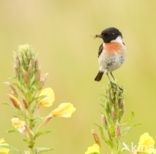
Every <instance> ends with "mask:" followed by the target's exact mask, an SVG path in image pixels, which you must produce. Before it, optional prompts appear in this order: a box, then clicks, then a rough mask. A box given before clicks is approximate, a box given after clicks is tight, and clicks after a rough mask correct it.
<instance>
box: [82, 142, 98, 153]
mask: <svg viewBox="0 0 156 154" xmlns="http://www.w3.org/2000/svg"><path fill="white" fill-rule="evenodd" d="M85 154H100V147H99V145H98V144H93V145H92V146H90V147H88V149H87V151H86V152H85Z"/></svg>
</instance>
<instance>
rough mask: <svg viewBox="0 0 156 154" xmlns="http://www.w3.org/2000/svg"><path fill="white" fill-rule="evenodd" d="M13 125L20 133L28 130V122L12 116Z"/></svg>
mask: <svg viewBox="0 0 156 154" xmlns="http://www.w3.org/2000/svg"><path fill="white" fill-rule="evenodd" d="M11 122H12V125H13V127H14V128H16V129H17V130H18V131H19V132H20V133H24V132H25V130H26V123H25V121H23V120H20V119H19V118H12V119H11Z"/></svg>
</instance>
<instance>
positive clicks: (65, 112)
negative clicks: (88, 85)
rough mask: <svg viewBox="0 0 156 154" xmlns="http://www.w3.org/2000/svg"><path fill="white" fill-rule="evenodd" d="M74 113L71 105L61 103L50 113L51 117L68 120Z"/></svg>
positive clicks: (74, 109)
mask: <svg viewBox="0 0 156 154" xmlns="http://www.w3.org/2000/svg"><path fill="white" fill-rule="evenodd" d="M75 111H76V108H75V107H74V106H73V104H71V103H61V104H60V105H59V106H58V107H57V108H56V109H54V110H53V111H52V112H51V116H52V117H63V118H70V117H71V116H72V114H73V113H74V112H75Z"/></svg>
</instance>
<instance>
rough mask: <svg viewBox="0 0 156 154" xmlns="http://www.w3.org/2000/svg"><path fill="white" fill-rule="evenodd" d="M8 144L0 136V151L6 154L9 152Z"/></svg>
mask: <svg viewBox="0 0 156 154" xmlns="http://www.w3.org/2000/svg"><path fill="white" fill-rule="evenodd" d="M9 151H10V150H9V144H8V143H6V142H5V140H4V139H3V138H0V153H1V154H8V153H9Z"/></svg>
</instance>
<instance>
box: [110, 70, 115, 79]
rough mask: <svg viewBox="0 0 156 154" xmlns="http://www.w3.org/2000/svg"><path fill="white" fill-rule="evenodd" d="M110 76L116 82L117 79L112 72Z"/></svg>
mask: <svg viewBox="0 0 156 154" xmlns="http://www.w3.org/2000/svg"><path fill="white" fill-rule="evenodd" d="M110 75H111V77H112V79H113V80H114V81H115V77H114V75H113V73H112V72H110Z"/></svg>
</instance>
